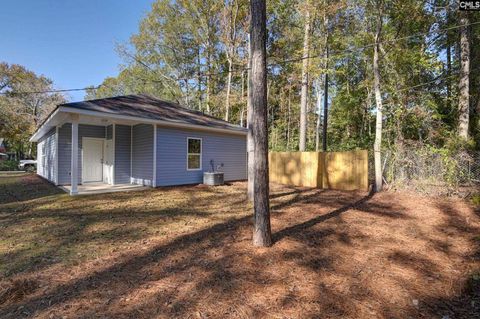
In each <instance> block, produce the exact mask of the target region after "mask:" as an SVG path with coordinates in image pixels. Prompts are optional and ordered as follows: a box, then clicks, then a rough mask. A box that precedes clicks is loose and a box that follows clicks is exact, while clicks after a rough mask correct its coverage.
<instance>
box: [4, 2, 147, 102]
mask: <svg viewBox="0 0 480 319" xmlns="http://www.w3.org/2000/svg"><path fill="white" fill-rule="evenodd" d="M152 2H153V0H22V1H19V0H9V1H6V0H3V1H2V5H1V10H0V61H4V62H7V63H17V64H21V65H24V66H25V67H27V68H28V69H30V70H32V71H34V72H36V73H37V74H43V75H45V76H46V77H49V78H50V79H52V80H53V81H54V84H55V87H56V88H59V89H70V88H83V87H86V86H88V85H98V84H100V83H101V82H102V81H103V79H104V78H105V77H107V76H114V75H116V74H117V73H118V65H119V63H121V62H122V61H121V59H120V58H119V57H118V55H117V53H116V52H115V43H124V42H126V41H127V40H128V39H129V37H130V35H132V34H133V33H136V32H137V30H138V24H139V22H140V20H141V19H142V18H143V17H144V16H145V15H146V13H147V12H148V11H149V10H150V7H151V3H152ZM69 95H70V100H74V101H76V100H83V96H84V92H71V93H69Z"/></svg>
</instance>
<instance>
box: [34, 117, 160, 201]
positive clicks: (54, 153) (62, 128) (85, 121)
mask: <svg viewBox="0 0 480 319" xmlns="http://www.w3.org/2000/svg"><path fill="white" fill-rule="evenodd" d="M51 123H52V125H51V126H50V129H49V131H48V132H47V133H46V134H44V137H43V138H42V140H41V141H40V142H39V144H38V145H39V148H38V154H39V159H40V167H39V175H41V176H43V177H44V178H46V179H48V180H50V181H52V182H53V183H54V184H55V185H57V186H59V187H60V188H61V189H63V190H64V191H67V192H68V193H70V194H71V195H76V194H96V193H106V192H118V191H130V190H138V189H143V188H144V186H151V187H155V186H156V185H155V178H154V170H155V165H154V163H155V158H154V153H155V147H154V145H155V131H156V125H153V124H151V123H144V122H142V121H141V120H127V119H116V118H111V117H109V116H104V115H103V114H99V115H90V114H72V113H68V112H59V113H57V115H56V116H54V117H53V119H52V121H51Z"/></svg>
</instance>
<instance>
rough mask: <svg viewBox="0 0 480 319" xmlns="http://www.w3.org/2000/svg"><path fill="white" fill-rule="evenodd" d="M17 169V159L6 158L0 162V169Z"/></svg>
mask: <svg viewBox="0 0 480 319" xmlns="http://www.w3.org/2000/svg"><path fill="white" fill-rule="evenodd" d="M16 170H18V161H15V160H6V161H1V162H0V171H16Z"/></svg>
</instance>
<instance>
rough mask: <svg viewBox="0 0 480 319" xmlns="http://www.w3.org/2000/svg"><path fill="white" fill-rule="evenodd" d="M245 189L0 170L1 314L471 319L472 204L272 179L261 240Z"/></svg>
mask: <svg viewBox="0 0 480 319" xmlns="http://www.w3.org/2000/svg"><path fill="white" fill-rule="evenodd" d="M245 193H246V184H245V183H232V184H230V185H225V186H220V187H205V186H200V185H198V186H185V187H174V188H173V187H172V188H158V189H155V190H154V189H152V190H146V191H138V192H125V193H113V194H100V195H91V196H78V197H70V196H68V195H67V194H64V193H62V192H59V191H58V190H57V189H56V188H55V187H53V186H52V185H50V184H48V183H46V182H44V181H43V180H41V179H40V178H38V177H36V176H34V175H25V174H23V175H21V174H20V175H19V174H16V175H12V174H10V175H9V174H3V175H0V276H1V277H0V317H1V318H23V317H37V318H98V317H101V318H339V317H343V318H372V317H374V318H407V317H415V318H417V317H420V318H421V317H424V318H432V317H438V318H442V317H444V316H449V317H450V318H472V317H473V318H474V317H475V316H477V317H478V316H479V314H480V296H479V294H480V292H479V291H480V285H479V281H480V265H479V261H480V249H479V247H480V218H479V214H480V212H479V210H478V208H475V207H474V206H472V204H471V202H468V201H464V200H460V199H453V198H435V197H420V196H418V195H416V194H411V193H406V192H384V193H380V194H375V195H373V196H372V195H369V194H367V193H364V192H350V191H349V192H347V191H342V192H340V191H333V190H319V189H308V188H298V187H295V188H294V187H284V186H280V185H272V190H271V206H272V231H273V237H274V240H275V243H274V245H273V246H272V247H271V248H262V249H255V248H253V247H252V245H251V232H252V229H251V221H252V217H251V214H252V213H251V207H250V205H249V204H248V203H246V201H245Z"/></svg>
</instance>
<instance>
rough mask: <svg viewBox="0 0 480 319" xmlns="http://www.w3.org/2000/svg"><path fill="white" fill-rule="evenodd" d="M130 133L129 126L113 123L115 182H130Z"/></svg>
mask: <svg viewBox="0 0 480 319" xmlns="http://www.w3.org/2000/svg"><path fill="white" fill-rule="evenodd" d="M130 133H131V126H128V125H115V184H124V183H130V175H131V174H130V148H131V137H130ZM107 136H108V127H107Z"/></svg>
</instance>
